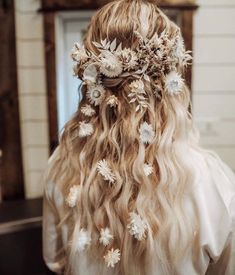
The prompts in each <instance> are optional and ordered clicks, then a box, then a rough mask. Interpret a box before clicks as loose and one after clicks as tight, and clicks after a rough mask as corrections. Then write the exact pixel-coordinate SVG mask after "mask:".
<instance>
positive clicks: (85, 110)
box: [81, 104, 95, 117]
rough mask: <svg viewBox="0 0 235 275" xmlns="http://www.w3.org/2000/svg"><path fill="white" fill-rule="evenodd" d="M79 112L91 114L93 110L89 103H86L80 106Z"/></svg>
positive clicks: (93, 112)
mask: <svg viewBox="0 0 235 275" xmlns="http://www.w3.org/2000/svg"><path fill="white" fill-rule="evenodd" d="M81 112H82V113H83V114H84V115H86V116H89V117H91V116H93V115H94V114H95V110H94V109H93V108H92V107H91V105H89V104H86V105H85V106H83V107H81Z"/></svg>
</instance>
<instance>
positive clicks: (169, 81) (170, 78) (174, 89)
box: [165, 71, 184, 95]
mask: <svg viewBox="0 0 235 275" xmlns="http://www.w3.org/2000/svg"><path fill="white" fill-rule="evenodd" d="M183 86H184V80H183V79H182V78H181V76H180V75H179V74H178V73H177V72H176V71H172V72H170V73H169V74H168V75H167V76H166V77H165V88H166V91H167V93H168V94H170V95H174V94H178V93H180V92H181V91H182V89H183Z"/></svg>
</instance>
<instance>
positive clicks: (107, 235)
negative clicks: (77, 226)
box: [99, 227, 113, 246]
mask: <svg viewBox="0 0 235 275" xmlns="http://www.w3.org/2000/svg"><path fill="white" fill-rule="evenodd" d="M112 239H113V235H112V234H111V232H110V229H109V228H107V227H106V228H102V229H101V231H100V238H99V242H100V243H101V244H103V245H104V246H107V245H109V244H110V241H111V240H112Z"/></svg>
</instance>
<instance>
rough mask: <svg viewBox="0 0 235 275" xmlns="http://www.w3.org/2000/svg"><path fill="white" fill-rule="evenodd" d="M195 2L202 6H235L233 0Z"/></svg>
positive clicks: (234, 0)
mask: <svg viewBox="0 0 235 275" xmlns="http://www.w3.org/2000/svg"><path fill="white" fill-rule="evenodd" d="M196 3H197V4H198V5H200V6H203V7H213V6H235V0H196Z"/></svg>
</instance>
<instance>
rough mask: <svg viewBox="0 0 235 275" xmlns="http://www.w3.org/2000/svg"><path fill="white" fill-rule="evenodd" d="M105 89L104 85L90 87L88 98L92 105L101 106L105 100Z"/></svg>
mask: <svg viewBox="0 0 235 275" xmlns="http://www.w3.org/2000/svg"><path fill="white" fill-rule="evenodd" d="M105 92H106V91H105V89H104V87H103V86H102V85H88V91H87V97H88V100H89V101H90V103H92V104H94V105H95V106H97V105H99V104H100V103H101V102H102V101H103V100H104V98H105Z"/></svg>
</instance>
